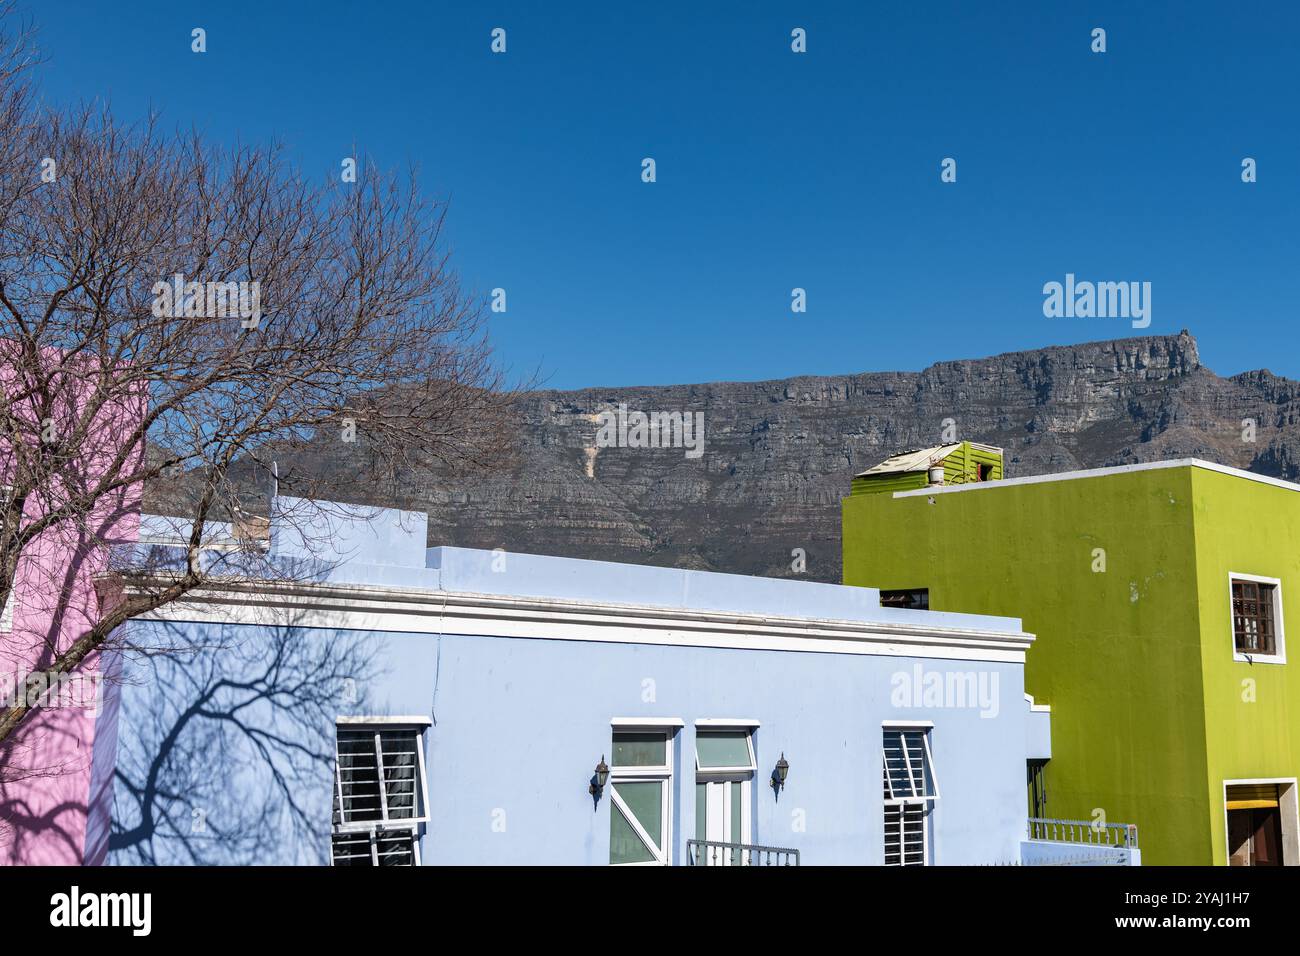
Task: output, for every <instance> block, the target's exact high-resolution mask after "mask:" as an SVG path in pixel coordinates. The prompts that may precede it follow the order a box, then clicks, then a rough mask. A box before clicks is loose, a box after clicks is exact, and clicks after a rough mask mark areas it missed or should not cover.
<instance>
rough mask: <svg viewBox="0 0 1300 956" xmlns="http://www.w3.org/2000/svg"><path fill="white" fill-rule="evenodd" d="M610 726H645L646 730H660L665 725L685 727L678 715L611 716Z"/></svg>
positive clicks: (622, 727)
mask: <svg viewBox="0 0 1300 956" xmlns="http://www.w3.org/2000/svg"><path fill="white" fill-rule="evenodd" d="M609 725H610V726H611V727H618V728H620V729H622V730H629V729H636V728H637V727H645V728H646V729H647V730H662V729H663V728H665V727H685V726H686V721H684V720H682V719H681V718H680V717H611V718H610V721H609Z"/></svg>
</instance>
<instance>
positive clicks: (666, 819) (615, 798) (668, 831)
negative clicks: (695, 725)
mask: <svg viewBox="0 0 1300 956" xmlns="http://www.w3.org/2000/svg"><path fill="white" fill-rule="evenodd" d="M610 726H611V731H610V736H609V739H610V759H611V760H612V759H613V748H614V735H615V734H635V733H642V734H657V735H659V736H661V737H663V738H664V763H663V764H655V765H649V766H643V767H615V766H613V765H612V764H611V765H610V768H609V781H608V785H607V786H606V788H605V789H606V790H607V791H608V793H609V801H610V806H609V812H610V813H621V814H622V815H623V819H624V820H625V821H627V824H628V826H630V827H631V828H632V832H633V833H635V834H636V835H637V838H638V839H640V840H641V841H642V842H644V843H645V845H646V847H647V849H649V850H650V853H651V854H652V855H653V856H654V859H653V860H647V861H646V862H644V863H614V862H611V863H610V864H609V865H610V866H671V865H672V859H673V842H674V838H673V743H674V740H675V738H676V734H677V728H678V727H681V726H683V722H682V721H680V720H676V719H674V718H664V719H653V720H645V719H642V720H641V722H640V723H632V722H631V721H630V720H629V718H626V717H615V718H614V719H613V720H611V721H610ZM653 782H658V783H660V784H661V786H662V787H663V799H662V800H660V801H659V805H660V813H661V817H662V819H661V820H660V824H659V825H660V828H661V829H660V832H661V833H662V834H663V846H659V842H660V841H658V840H655V839H653V838H652V837H651V836H650V834H649V833H646V831H645V828H644V827H643V826H641V823H640V821H639V820H637V818H636V814H635V813H633V812H632V810H631V809H630V808H629V807H628V805H627V804H626V803H624V802H623V798H622V797H620V796H619V795H618V791H617V790H616V789H615V787H614V784H616V783H653Z"/></svg>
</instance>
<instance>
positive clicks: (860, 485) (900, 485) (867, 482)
mask: <svg viewBox="0 0 1300 956" xmlns="http://www.w3.org/2000/svg"><path fill="white" fill-rule="evenodd" d="M929 483H930V478H929V475H928V474H926V472H924V471H905V472H901V473H900V472H895V473H893V474H883V475H868V476H867V477H864V478H854V479H853V489H852V491H850V492H849V494H850V495H879V494H884V493H886V492H888V493H889V494H893V493H894V492H895V491H911V490H912V489H913V488H924V487H925V486H926V485H928V484H929Z"/></svg>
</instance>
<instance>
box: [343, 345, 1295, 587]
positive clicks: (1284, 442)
mask: <svg viewBox="0 0 1300 956" xmlns="http://www.w3.org/2000/svg"><path fill="white" fill-rule="evenodd" d="M620 404H622V405H625V406H626V407H627V409H628V411H629V412H632V411H642V412H645V413H651V412H670V413H671V412H681V413H685V412H697V411H699V412H703V413H704V430H705V443H704V450H703V454H702V455H701V456H700V457H699V458H694V459H692V458H689V457H687V455H686V453H685V450H684V449H683V448H680V447H677V448H637V447H600V443H598V441H597V433H598V431H599V429H600V427H601V419H600V415H601V413H602V412H606V411H610V410H616V409H617V408H618V406H619V405H620ZM519 411H520V422H521V426H520V427H521V435H520V439H521V445H520V450H519V455H518V460H517V462H516V463H515V465H514V466H513V467H512V468H510V469H509V470H507V471H504V472H502V473H498V474H494V475H491V476H488V477H478V478H472V479H464V478H449V477H446V476H440V475H435V474H432V473H430V474H423V475H416V476H411V478H410V480H409V482H408V483H406V485H405V487H404V488H403V489H402V493H401V495H400V496H399V497H400V500H397V501H393V502H392V503H395V504H399V505H401V506H402V507H415V508H421V509H424V510H426V511H427V512H428V514H429V528H430V532H429V538H430V543H431V544H434V543H441V544H456V545H463V546H469V547H481V548H495V547H501V548H505V549H506V550H507V551H526V552H535V553H545V554H560V555H568V556H574V557H588V558H598V559H604V560H614V561H631V562H640V563H648V564H660V565H674V566H682V567H693V568H700V569H707V570H718V571H731V572H737V573H743V574H762V575H775V576H783V577H785V576H794V573H793V571H792V570H791V562H792V560H793V558H792V555H791V552H792V551H793V549H795V548H802V549H803V550H804V552H805V553H806V555H807V572H806V575H804V576H805V577H807V578H809V579H813V580H821V581H838V580H839V573H840V543H839V507H840V499H841V498H842V497H844V496H845V495H846V494H848V490H849V482H850V479H851V477H852V475H853V474H854V473H856V472H858V471H861V470H863V469H865V468H868V467H870V466H871V465H873V464H875V463H876V462H878V461H880V460H881V459H883V458H885V457H887V456H888V455H890V454H891V453H894V452H897V451H900V450H904V449H908V448H916V447H922V446H926V445H933V444H939V443H940V441H941V440H942V439H943V437H944V436H943V430H944V427H945V420H946V419H952V420H953V422H954V428H955V433H956V435H957V437H958V438H963V439H971V440H974V441H981V442H987V443H989V444H993V445H1000V446H1002V447H1004V448H1005V449H1006V452H1007V464H1008V474H1009V475H1010V476H1012V477H1015V476H1024V475H1033V474H1044V473H1050V472H1059V471H1068V470H1071V469H1077V468H1089V467H1099V466H1103V465H1116V464H1125V463H1131V462H1139V461H1153V460H1159V459H1164V458H1181V457H1198V458H1205V459H1208V460H1211V461H1216V462H1220V463H1223V464H1228V465H1234V466H1237V467H1241V468H1249V469H1252V470H1254V471H1259V472H1262V473H1266V474H1270V475H1275V476H1279V477H1284V478H1296V477H1297V474H1298V473H1300V383H1297V382H1293V381H1290V380H1287V379H1282V378H1278V377H1277V376H1274V375H1272V374H1271V373H1269V372H1266V371H1258V372H1248V373H1244V374H1241V375H1237V376H1233V377H1231V378H1220V377H1219V376H1217V375H1215V374H1214V373H1213V372H1211V371H1210V370H1209V369H1206V368H1204V367H1203V366H1202V365H1201V364H1200V359H1199V356H1198V354H1197V347H1196V341H1195V340H1194V339H1193V338H1192V337H1191V336H1190V335H1189V334H1187V333H1186V332H1184V333H1182V334H1180V335H1177V336H1163V337H1160V336H1153V337H1148V338H1133V339H1120V340H1115V341H1107V342H1094V343H1088V344H1084V345H1075V346H1062V347H1054V348H1047V349H1041V350H1036V351H1029V352H1013V353H1008V354H1006V355H997V356H994V357H992V358H984V359H974V360H969V361H959V362H942V363H939V364H937V365H933V366H931V367H929V368H927V369H925V370H924V371H921V372H875V373H865V374H861V375H842V376H828V377H801V378H790V379H782V380H779V381H769V382H718V383H710V384H704V385H675V386H662V387H653V386H647V387H633V388H588V389H582V390H578V391H563V392H561V391H545V392H535V393H533V394H531V395H529V396H528V397H527V398H526V399H524V400H523V401H522V402H521V403H520V409H519ZM1243 419H1253V420H1254V421H1255V422H1256V423H1257V426H1256V434H1255V440H1254V441H1253V442H1250V441H1245V440H1243V425H1242V421H1243ZM330 455H331V453H329V452H326V453H324V454H322V455H321V456H320V458H319V459H318V460H319V463H320V467H325V468H328V467H330V464H329V462H330ZM390 497H391V496H390ZM383 499H384V496H383V495H381V494H378V493H377V494H376V500H377V501H382V500H383Z"/></svg>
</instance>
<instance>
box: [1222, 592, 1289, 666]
mask: <svg viewBox="0 0 1300 956" xmlns="http://www.w3.org/2000/svg"><path fill="white" fill-rule="evenodd" d="M1233 581H1254V582H1256V583H1258V584H1271V585H1273V627H1274V629H1275V630H1276V632H1277V633H1275V634H1274V635H1273V640H1274V643H1275V644H1276V650H1275V653H1272V654H1245V653H1242V652H1241V651H1239V650H1237V623H1236V620H1235V618H1236V615H1235V614H1234V613H1233V610H1232V582H1233ZM1228 640H1229V641H1231V644H1229V646H1230V647H1231V648H1232V659H1233V660H1234V661H1237V662H1238V663H1241V664H1285V663H1286V628H1285V627H1284V624H1283V619H1282V579H1281V578H1270V577H1264V576H1263V575H1259V574H1244V573H1242V572H1240V571H1229V572H1228Z"/></svg>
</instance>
